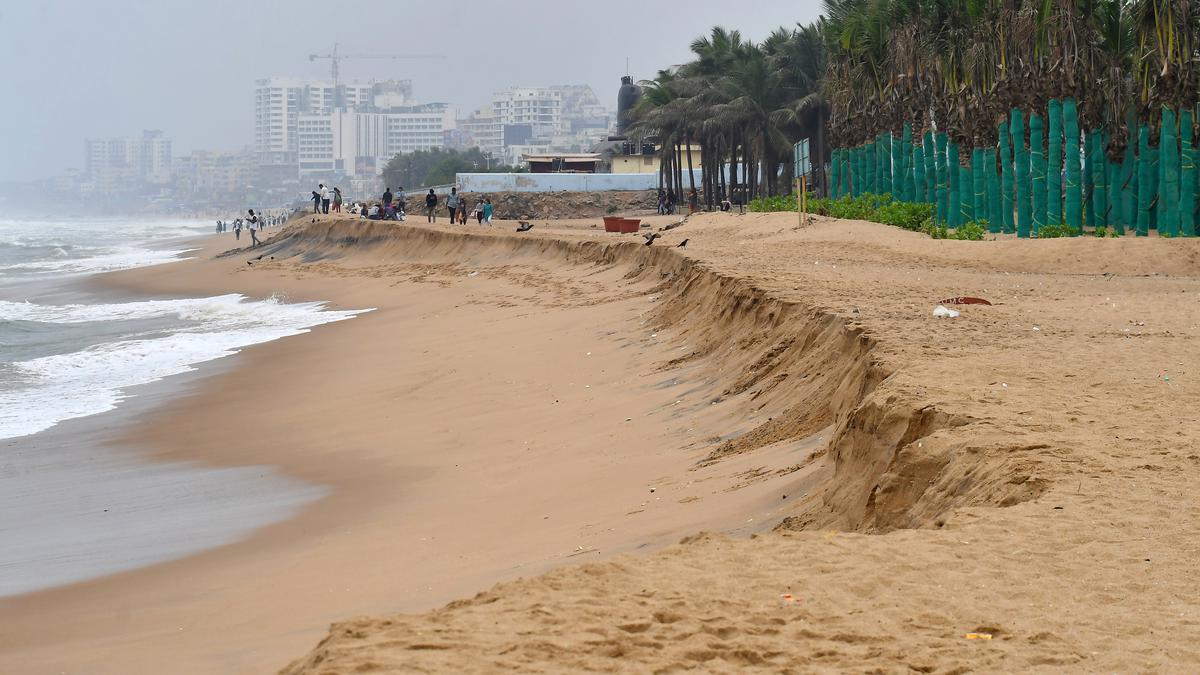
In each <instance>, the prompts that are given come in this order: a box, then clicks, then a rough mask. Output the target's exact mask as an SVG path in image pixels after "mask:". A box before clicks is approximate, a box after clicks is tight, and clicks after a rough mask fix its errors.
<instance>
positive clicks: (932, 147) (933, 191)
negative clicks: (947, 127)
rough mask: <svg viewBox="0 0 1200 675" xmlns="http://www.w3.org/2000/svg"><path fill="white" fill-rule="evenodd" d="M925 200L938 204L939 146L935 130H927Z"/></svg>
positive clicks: (925, 143)
mask: <svg viewBox="0 0 1200 675" xmlns="http://www.w3.org/2000/svg"><path fill="white" fill-rule="evenodd" d="M922 147H924V149H925V153H924V154H925V201H927V202H929V203H930V204H937V146H936V144H935V143H934V141H933V132H932V131H926V132H925V141H924V145H923V146H922Z"/></svg>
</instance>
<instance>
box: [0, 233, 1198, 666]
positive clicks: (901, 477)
mask: <svg viewBox="0 0 1200 675" xmlns="http://www.w3.org/2000/svg"><path fill="white" fill-rule="evenodd" d="M305 220H306V222H304V223H302V224H296V225H293V226H291V227H290V228H288V229H286V230H284V231H283V232H280V233H278V234H276V235H275V238H274V239H273V240H272V241H271V242H269V243H268V245H267V246H265V247H263V248H262V249H260V250H258V251H255V252H254V253H253V254H252V255H251V254H249V253H248V252H246V251H236V252H230V253H226V254H221V251H222V250H223V248H224V247H226V246H228V245H229V243H230V242H229V241H228V240H227V239H225V240H221V242H219V243H211V244H209V245H208V248H207V249H206V250H205V251H204V252H203V254H202V255H200V257H199V259H197V260H195V261H189V262H186V263H180V264H177V265H171V266H166V267H162V268H153V269H146V270H138V271H133V272H126V273H121V274H117V275H109V277H108V278H107V283H110V284H113V285H116V286H120V287H121V288H125V289H136V290H140V291H142V292H148V291H152V292H158V293H166V294H179V293H189V294H196V293H209V292H213V291H218V290H219V291H229V290H236V291H239V292H243V293H247V294H252V295H270V294H271V293H286V294H287V296H288V297H289V298H291V299H297V300H330V301H332V302H333V303H334V304H335V305H336V306H338V307H346V308H364V307H374V308H377V309H376V311H375V312H372V313H370V314H366V315H363V316H361V317H360V318H357V319H354V320H352V321H347V322H343V323H340V324H333V325H329V326H323V327H320V328H318V329H316V330H314V331H313V333H312V334H311V335H304V336H298V337H295V338H287V339H285V340H282V341H280V342H277V343H271V344H268V345H263V346H261V347H256V348H252V349H248V350H246V352H245V353H244V354H243V355H240V356H238V357H235V358H236V359H237V360H238V361H239V363H238V364H237V367H236V368H233V369H229V370H228V371H225V372H221V373H217V374H214V375H213V376H212V377H210V378H208V379H206V380H204V381H203V382H202V383H201V385H200V386H199V387H197V389H196V390H195V391H194V392H193V393H192V394H191V395H189V396H188V397H186V398H184V399H180V400H177V401H175V402H172V403H170V404H168V405H166V406H164V407H163V408H162V409H160V410H158V411H157V412H156V413H155V414H154V415H153V417H152V418H151V419H148V420H146V423H145V424H143V425H140V426H139V427H137V428H136V429H134V430H132V431H131V432H130V433H128V434H127V435H126V437H125V438H122V439H120V443H121V444H122V445H123V446H124V447H128V448H133V449H136V450H137V451H138V452H140V453H142V454H144V455H145V456H147V457H150V458H169V459H189V460H193V461H199V462H203V463H206V464H213V465H238V464H263V465H276V466H278V467H280V469H281V470H282V471H283V472H284V473H285V474H287V475H289V476H292V477H295V478H299V479H302V480H306V481H310V482H314V483H318V484H322V485H328V486H330V487H331V488H332V493H331V495H330V496H329V497H328V498H326V499H324V500H322V501H321V502H319V503H317V504H316V505H314V506H312V507H310V508H309V509H308V510H306V511H305V512H304V513H303V514H301V515H300V516H299V517H297V518H295V519H293V520H290V521H288V522H285V523H282V524H280V525H277V526H272V527H270V528H267V529H266V530H263V531H261V532H259V533H258V534H257V535H256V536H254V537H251V538H250V539H248V540H246V541H244V542H241V543H239V544H234V545H231V546H228V547H224V548H222V549H219V550H215V551H211V552H209V553H206V554H202V555H199V556H194V557H192V558H188V559H185V560H181V561H177V562H174V563H168V564H164V565H159V566H156V567H154V568H149V569H146V570H140V571H137V572H131V573H128V574H123V575H118V576H115V577H110V578H106V579H101V580H97V581H94V582H88V583H85V584H78V585H76V586H72V587H68V588H64V589H57V590H53V591H47V592H43V593H36V594H31V595H28V596H22V597H18V598H13V599H10V600H0V658H3V659H4V662H5V663H11V664H17V665H18V666H19V669H18V672H59V671H61V670H66V671H67V672H121V673H127V672H163V670H162V668H163V664H170V665H171V668H169V670H171V671H172V672H180V673H190V672H267V671H272V670H275V669H278V668H280V667H283V666H285V664H287V663H288V662H289V661H291V663H290V665H286V667H284V671H283V672H285V673H313V674H318V673H319V674H333V673H361V672H495V671H497V670H511V669H515V670H520V671H524V672H547V673H552V672H564V671H580V670H595V671H610V672H611V671H634V672H671V671H676V670H687V669H700V670H704V671H717V672H752V671H763V672H813V671H849V672H864V671H867V672H876V671H877V672H904V671H909V670H917V671H921V672H939V673H944V672H1017V671H1029V670H1034V671H1036V670H1039V669H1040V670H1043V671H1046V672H1051V671H1053V672H1060V671H1079V672H1092V671H1158V672H1181V671H1183V672H1186V671H1189V670H1192V669H1194V668H1195V665H1196V664H1197V663H1198V662H1200V647H1198V646H1197V645H1200V627H1198V624H1197V622H1198V621H1200V612H1198V611H1197V601H1196V599H1195V591H1194V589H1195V581H1194V579H1195V571H1196V566H1197V563H1196V560H1197V554H1198V553H1200V551H1198V549H1200V537H1197V536H1196V534H1195V530H1196V526H1197V524H1200V501H1198V499H1197V497H1198V494H1197V493H1198V492H1200V488H1197V487H1196V486H1197V483H1198V479H1200V449H1198V448H1197V447H1196V435H1197V434H1198V433H1200V424H1197V413H1196V407H1197V401H1200V397H1198V394H1200V388H1198V387H1197V385H1196V370H1195V364H1196V363H1197V357H1198V356H1200V349H1198V347H1200V346H1198V344H1197V323H1200V305H1198V304H1197V303H1198V301H1200V296H1198V294H1200V281H1198V280H1197V278H1196V275H1197V271H1198V270H1200V267H1198V259H1200V258H1198V256H1200V242H1196V241H1187V240H1158V239H1154V238H1151V239H1143V240H1133V239H1122V240H1102V239H1075V240H1048V241H1018V240H1004V241H996V242H956V241H932V240H929V239H928V238H926V237H924V236H922V235H918V234H914V233H909V232H904V231H900V230H896V229H893V228H888V227H884V226H879V225H873V224H868V223H859V222H847V221H831V220H823V219H819V218H818V219H815V221H814V223H813V224H812V225H810V226H809V227H806V228H801V229H797V228H796V226H795V216H794V215H792V214H772V215H766V214H749V215H745V216H736V215H731V214H712V215H705V216H697V217H693V218H690V219H688V220H687V221H686V222H685V223H684V224H683V225H682V226H680V227H677V228H674V229H671V230H669V231H665V232H664V233H663V235H664V236H663V237H662V238H661V239H659V240H658V241H657V242H655V243H654V245H652V246H650V247H646V246H642V245H640V238H639V237H636V236H624V237H622V236H618V235H605V234H604V233H603V232H602V231H597V230H596V229H594V228H592V227H590V226H589V225H590V223H571V222H566V223H556V224H554V225H553V226H547V225H545V224H542V223H539V224H538V225H537V227H535V229H534V231H533V232H530V233H525V234H520V235H518V234H516V233H514V232H513V231H512V227H511V224H509V223H501V224H499V226H498V227H496V228H494V229H491V230H488V229H484V228H479V227H478V226H469V227H466V228H457V229H452V228H449V227H447V226H445V225H444V224H443V225H441V226H438V227H427V226H425V225H424V223H416V222H410V223H408V224H405V225H395V224H384V223H366V222H363V221H349V220H338V219H336V218H331V217H330V218H322V219H318V220H317V222H307V221H308V220H310V219H305ZM670 222H673V221H672V220H671V219H662V220H661V222H660V221H659V220H657V219H656V220H655V221H654V225H655V226H656V227H659V226H662V225H665V224H667V223H670ZM684 238H686V239H688V245H687V247H686V248H683V249H680V248H676V247H675V246H674V244H676V243H678V242H680V241H682V240H683V239H684ZM260 253H261V254H263V255H264V258H263V259H261V260H254V259H253V256H257V255H259V254H260ZM272 256H273V257H274V259H273V260H272V259H271V257H272ZM248 259H249V262H251V263H252V264H250V265H247V261H248ZM954 296H978V297H983V298H987V299H988V300H990V301H991V302H993V303H994V304H993V305H991V306H978V305H967V306H960V307H956V309H959V310H960V311H961V312H962V315H961V316H959V317H958V318H954V319H938V318H935V317H934V316H933V314H932V310H933V308H934V307H935V305H937V304H938V301H939V300H943V299H946V298H950V297H954ZM702 531H704V532H712V533H713V534H697V533H698V532H702ZM496 582H500V583H496ZM493 584H495V585H493ZM489 586H490V589H489V590H486V591H484V592H482V593H478V594H476V593H477V591H480V590H482V589H485V588H489ZM472 595H474V597H471V596H472ZM456 598H471V599H468V600H456ZM452 600H453V602H450V601H452ZM447 602H450V604H445V603H447ZM396 612H401V613H396ZM356 615H359V616H361V617H362V618H351V617H354V616H356ZM330 622H334V623H333V626H332V628H331V629H328V634H327V635H326V636H325V637H324V639H323V640H321V641H320V643H319V644H317V641H318V640H319V639H320V637H321V636H322V635H325V634H326V627H327V625H328V624H329V623H330ZM968 634H971V635H972V638H979V639H972V638H968ZM314 644H316V646H315V648H314V647H313V645H314ZM306 650H311V651H309V652H308V653H307V654H304V652H305V651H306ZM293 659H294V660H293Z"/></svg>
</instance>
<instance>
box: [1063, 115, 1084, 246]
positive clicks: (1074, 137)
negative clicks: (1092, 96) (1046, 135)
mask: <svg viewBox="0 0 1200 675" xmlns="http://www.w3.org/2000/svg"><path fill="white" fill-rule="evenodd" d="M1062 106H1063V136H1064V137H1065V139H1066V143H1065V146H1066V151H1065V155H1064V156H1063V167H1064V168H1065V169H1066V172H1065V173H1066V175H1067V189H1066V193H1067V198H1066V204H1065V205H1064V208H1063V210H1064V211H1065V212H1066V222H1067V227H1068V228H1070V229H1071V232H1072V233H1074V234H1079V233H1081V232H1082V231H1083V192H1082V190H1081V187H1082V186H1081V185H1080V183H1079V179H1080V176H1079V169H1080V167H1079V161H1080V157H1081V155H1080V149H1079V114H1078V111H1077V110H1076V107H1075V101H1074V99H1069V98H1068V99H1066V100H1064V101H1063V104H1062Z"/></svg>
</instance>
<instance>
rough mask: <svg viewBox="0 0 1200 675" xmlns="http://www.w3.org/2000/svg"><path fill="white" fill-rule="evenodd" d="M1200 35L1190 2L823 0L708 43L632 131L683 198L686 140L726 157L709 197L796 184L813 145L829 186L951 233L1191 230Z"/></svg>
mask: <svg viewBox="0 0 1200 675" xmlns="http://www.w3.org/2000/svg"><path fill="white" fill-rule="evenodd" d="M1198 44H1200V7H1197V6H1195V5H1194V4H1193V3H1190V2H1184V1H1182V0H1046V1H1040V2H1033V1H1032V0H826V2H825V5H824V15H823V16H822V17H821V18H820V19H819V20H818V21H816V22H815V23H813V24H809V25H804V26H797V27H795V28H792V29H780V30H778V31H776V32H775V33H773V34H772V35H771V36H769V37H768V38H767V39H766V40H764V41H763V42H762V43H752V42H748V41H746V40H744V39H743V38H742V37H741V35H740V34H739V33H738V32H737V31H730V30H727V29H725V28H714V29H713V30H712V33H711V35H710V36H708V37H705V38H702V39H699V40H696V41H695V42H694V43H693V44H692V52H693V54H694V58H693V60H692V61H691V62H689V63H686V64H684V65H682V66H679V67H677V68H674V69H671V70H666V71H661V72H660V73H659V74H658V75H657V77H655V78H654V79H653V80H651V81H649V82H647V83H645V85H646V95H645V96H644V97H643V99H642V100H641V101H640V102H639V105H638V108H637V111H636V114H637V123H636V126H635V129H636V130H638V131H640V132H642V133H646V134H651V133H653V134H656V135H657V136H658V137H659V138H660V140H661V143H662V147H663V150H662V156H663V159H664V162H663V165H664V169H663V171H664V178H665V179H666V182H667V183H668V184H671V185H673V186H674V187H675V188H676V189H678V190H682V189H683V188H684V185H683V183H682V178H681V173H680V171H681V167H678V166H675V164H681V163H684V161H683V160H681V161H676V162H672V161H671V159H672V158H674V157H677V156H680V155H679V150H680V149H683V152H682V154H683V156H685V157H688V156H690V153H689V152H688V151H687V150H688V149H690V148H692V147H698V148H699V151H700V153H701V156H702V162H701V163H702V164H703V166H704V167H706V168H710V167H719V168H720V169H721V170H719V171H711V172H705V174H706V176H705V178H704V179H703V180H704V183H705V185H702V186H699V187H702V188H703V189H704V191H705V194H706V195H712V196H709V200H710V201H711V200H712V199H713V198H714V196H716V195H720V194H731V195H732V194H734V193H732V192H730V191H729V188H730V186H736V187H737V188H739V189H740V190H743V191H744V192H745V195H746V197H747V198H749V199H755V198H760V197H770V196H774V195H781V194H787V193H789V192H790V191H791V190H792V189H793V188H792V181H791V178H792V171H793V169H792V150H791V146H792V144H793V143H795V142H796V141H797V140H800V139H803V138H807V139H809V140H810V144H811V152H812V158H813V162H812V164H813V174H812V176H811V180H812V184H813V186H814V188H815V189H816V190H817V191H819V192H820V193H821V194H824V195H828V196H831V197H837V198H841V197H845V196H850V197H860V196H862V195H865V194H868V193H869V194H874V195H882V194H889V195H891V196H893V197H894V198H895V199H896V200H897V201H899V202H905V203H924V204H929V205H932V206H933V215H932V219H933V221H934V223H935V224H937V225H939V226H945V227H947V228H950V229H951V230H953V229H955V228H959V227H961V226H963V225H966V224H968V223H978V222H983V221H986V222H987V227H988V229H989V231H991V232H1015V233H1016V234H1017V235H1018V236H1023V237H1027V236H1055V235H1058V234H1061V233H1065V234H1068V235H1078V234H1082V233H1083V232H1085V231H1092V232H1095V231H1096V230H1097V229H1099V228H1103V229H1101V230H1100V231H1101V232H1104V233H1108V232H1113V233H1115V234H1117V235H1121V234H1125V233H1126V232H1133V233H1136V234H1138V235H1146V234H1148V233H1149V231H1150V230H1152V229H1156V230H1157V231H1158V233H1159V234H1160V235H1165V236H1193V235H1194V234H1195V231H1196V221H1197V218H1196V210H1197V201H1198V200H1197V199H1196V190H1197V170H1196V155H1197V150H1196V142H1195V139H1196V138H1197V133H1198V132H1200V129H1198V128H1197V115H1196V102H1197V90H1198V83H1200V69H1198V68H1197V65H1196V62H1195V54H1196V47H1197V45H1198ZM710 173H711V175H708V174H710ZM687 175H689V176H690V174H687ZM688 187H689V189H690V185H689V186H688Z"/></svg>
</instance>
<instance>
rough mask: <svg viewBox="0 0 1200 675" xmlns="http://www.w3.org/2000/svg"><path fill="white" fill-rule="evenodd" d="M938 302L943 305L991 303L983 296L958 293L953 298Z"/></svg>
mask: <svg viewBox="0 0 1200 675" xmlns="http://www.w3.org/2000/svg"><path fill="white" fill-rule="evenodd" d="M940 304H943V305H989V306H990V305H991V304H992V303H990V302H988V301H987V300H984V299H983V298H973V297H971V296H969V295H960V296H958V297H955V298H946V299H945V300H942V301H941V303H940Z"/></svg>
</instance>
